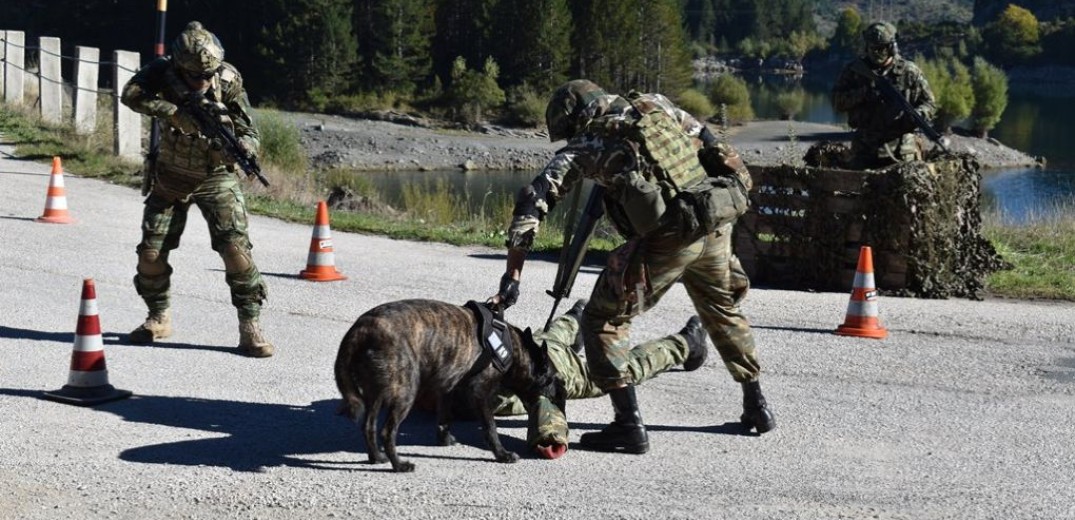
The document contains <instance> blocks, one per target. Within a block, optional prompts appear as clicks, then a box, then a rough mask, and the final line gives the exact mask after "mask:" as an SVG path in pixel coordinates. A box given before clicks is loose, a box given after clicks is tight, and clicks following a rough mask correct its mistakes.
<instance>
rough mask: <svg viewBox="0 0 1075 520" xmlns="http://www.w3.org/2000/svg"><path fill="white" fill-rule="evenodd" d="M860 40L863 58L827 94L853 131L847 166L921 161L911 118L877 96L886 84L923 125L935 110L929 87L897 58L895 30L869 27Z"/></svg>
mask: <svg viewBox="0 0 1075 520" xmlns="http://www.w3.org/2000/svg"><path fill="white" fill-rule="evenodd" d="M862 38H863V43H864V45H865V48H864V52H863V55H862V56H860V57H858V58H856V59H855V60H854V61H852V62H851V63H848V64H847V65H845V66H844V68H843V70H842V71H841V72H840V75H839V77H838V78H837V79H836V83H835V85H834V86H833V88H832V103H833V107H834V108H835V109H836V110H837V111H839V112H846V113H847V122H848V124H849V125H850V126H851V128H852V129H854V135H853V137H852V139H851V165H850V166H851V167H852V168H858V169H866V168H882V167H885V166H888V165H891V164H895V163H898V162H905V161H913V160H916V159H922V157H923V153H922V146H921V144H920V143H919V140H918V139H917V138H916V136H915V133H914V131H915V128H916V124H915V122H914V120H913V118H912V117H911V116H910V115H909V114H907V113H906V112H905V111H904V109H903V107H900V106H897V104H896V103H894V102H893V101H891V100H889V99H886V98H885V96H883V95H882V94H881V91H880V90H879V88H878V82H879V81H888V82H889V83H891V84H892V85H893V86H894V87H895V89H896V91H897V92H898V93H899V94H900V95H902V96H903V97H904V98H905V99H906V100H907V102H908V103H909V104H910V106H911V107H912V108H913V109H914V111H915V112H917V113H918V114H919V115H921V116H922V119H923V120H925V121H929V120H931V119H932V117H933V113H934V111H935V110H936V106H935V105H934V98H933V91H932V90H930V88H929V82H928V81H926V77H925V76H924V75H923V74H922V71H921V70H919V68H918V66H916V65H915V64H914V62H912V61H910V60H907V59H904V58H903V56H900V53H899V50H898V47H897V45H896V27H895V26H894V25H892V24H890V23H886V22H876V23H872V24H870V25H869V26H868V27H867V28H866V30H865V31H863V32H862Z"/></svg>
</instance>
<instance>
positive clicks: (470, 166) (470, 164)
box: [459, 159, 478, 172]
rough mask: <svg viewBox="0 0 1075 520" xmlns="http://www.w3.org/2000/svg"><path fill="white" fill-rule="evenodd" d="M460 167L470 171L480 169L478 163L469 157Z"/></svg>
mask: <svg viewBox="0 0 1075 520" xmlns="http://www.w3.org/2000/svg"><path fill="white" fill-rule="evenodd" d="M459 167H460V168H462V169H464V170H466V171H468V172H469V171H473V170H477V169H478V165H477V164H475V163H474V161H472V160H470V159H467V160H465V161H463V164H460V165H459Z"/></svg>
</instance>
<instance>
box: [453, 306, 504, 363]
mask: <svg viewBox="0 0 1075 520" xmlns="http://www.w3.org/2000/svg"><path fill="white" fill-rule="evenodd" d="M463 306H464V307H466V308H468V309H470V310H471V312H473V313H474V318H475V320H476V321H477V322H478V327H477V334H478V344H479V345H481V347H482V349H481V354H479V355H478V359H477V361H475V362H474V366H472V367H471V368H470V371H469V372H467V374H466V375H465V376H463V379H464V380H465V379H468V378H470V377H471V376H473V375H475V374H477V373H479V372H481V371H482V370H485V367H487V366H489V364H490V363H491V364H492V365H493V366H494V367H496V369H497V370H499V371H500V372H507V370H508V368H511V363H512V361H513V359H512V357H513V355H512V348H511V334H510V333H508V324H507V323H505V322H504V321H503V320H502V319H500V316H499V315H495V314H493V311H491V310H490V309H489V307H487V306H486V305H485V304H483V303H479V302H476V301H474V300H471V301H468V302H467V303H466V304H465V305H463Z"/></svg>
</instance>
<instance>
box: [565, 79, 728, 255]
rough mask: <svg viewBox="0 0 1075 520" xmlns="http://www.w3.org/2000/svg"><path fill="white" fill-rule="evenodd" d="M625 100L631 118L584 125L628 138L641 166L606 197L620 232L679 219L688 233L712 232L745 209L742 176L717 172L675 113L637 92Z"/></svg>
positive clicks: (639, 232) (622, 178) (609, 118)
mask: <svg viewBox="0 0 1075 520" xmlns="http://www.w3.org/2000/svg"><path fill="white" fill-rule="evenodd" d="M627 100H628V101H629V102H630V103H631V106H632V107H633V110H632V114H631V115H630V116H628V117H627V118H624V117H622V115H611V116H602V117H597V118H595V119H593V120H591V121H590V122H589V123H588V124H587V126H586V128H585V131H586V132H588V133H593V134H597V135H605V136H614V137H619V138H622V139H624V140H626V141H627V142H628V143H629V144H630V145H631V147H632V148H633V149H634V151H635V153H636V154H637V155H638V157H639V160H638V163H639V164H640V165H643V168H641V169H640V171H630V172H628V173H627V174H625V175H623V176H620V177H619V178H618V179H617V180H616V182H615V183H613V184H612V185H610V186H608V190H607V192H606V195H605V196H606V202H611V204H606V206H608V208H609V216H610V217H611V218H612V220H613V222H614V223H615V224H616V226H617V227H618V228H619V229H620V231H621V232H623V233H624V234H625V235H627V236H628V237H631V236H641V235H645V234H647V233H649V232H651V231H653V230H655V229H657V228H658V227H660V226H662V225H665V224H668V223H670V222H676V223H677V224H678V225H679V228H680V231H682V232H683V233H684V235H691V236H694V235H700V234H708V233H711V232H712V231H714V230H716V229H717V228H719V227H721V226H723V225H725V224H727V223H729V222H732V221H734V220H735V219H736V218H738V217H739V215H742V214H743V213H745V212H746V210H747V207H748V205H749V202H748V200H747V198H746V190H745V189H740V188H741V187H742V186H741V182H740V183H737V182H736V181H738V178H737V177H735V176H731V177H729V176H727V175H723V174H722V173H720V174H719V176H713V175H712V173H710V172H709V170H710V168H707V167H706V166H704V161H700V159H699V157H700V153H702V152H699V151H698V150H697V149H696V147H695V145H694V143H693V141H692V140H691V138H690V137H688V136H687V135H686V134H684V133H683V129H682V127H681V125H680V124H679V122H678V121H676V120H675V118H674V117H673V116H672V115H671V114H669V113H667V112H665V111H664V109H663V108H662V107H661V106H660V105H658V104H657V103H654V102H652V101H650V100H648V99H646V98H644V97H642V96H641V95H640V94H638V93H636V92H632V93H630V94H628V95H627ZM705 150H707V149H703V152H704V151H705ZM714 173H716V171H715V169H714Z"/></svg>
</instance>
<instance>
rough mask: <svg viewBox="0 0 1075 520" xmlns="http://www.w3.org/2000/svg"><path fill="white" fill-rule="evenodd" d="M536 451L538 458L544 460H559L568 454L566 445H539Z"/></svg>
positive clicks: (535, 447) (535, 448)
mask: <svg viewBox="0 0 1075 520" xmlns="http://www.w3.org/2000/svg"><path fill="white" fill-rule="evenodd" d="M534 451H535V452H537V454H538V456H539V457H541V458H543V459H549V460H552V459H558V458H560V457H563V456H564V454H565V453H567V445H566V444H555V443H554V444H538V445H536V446H534Z"/></svg>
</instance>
